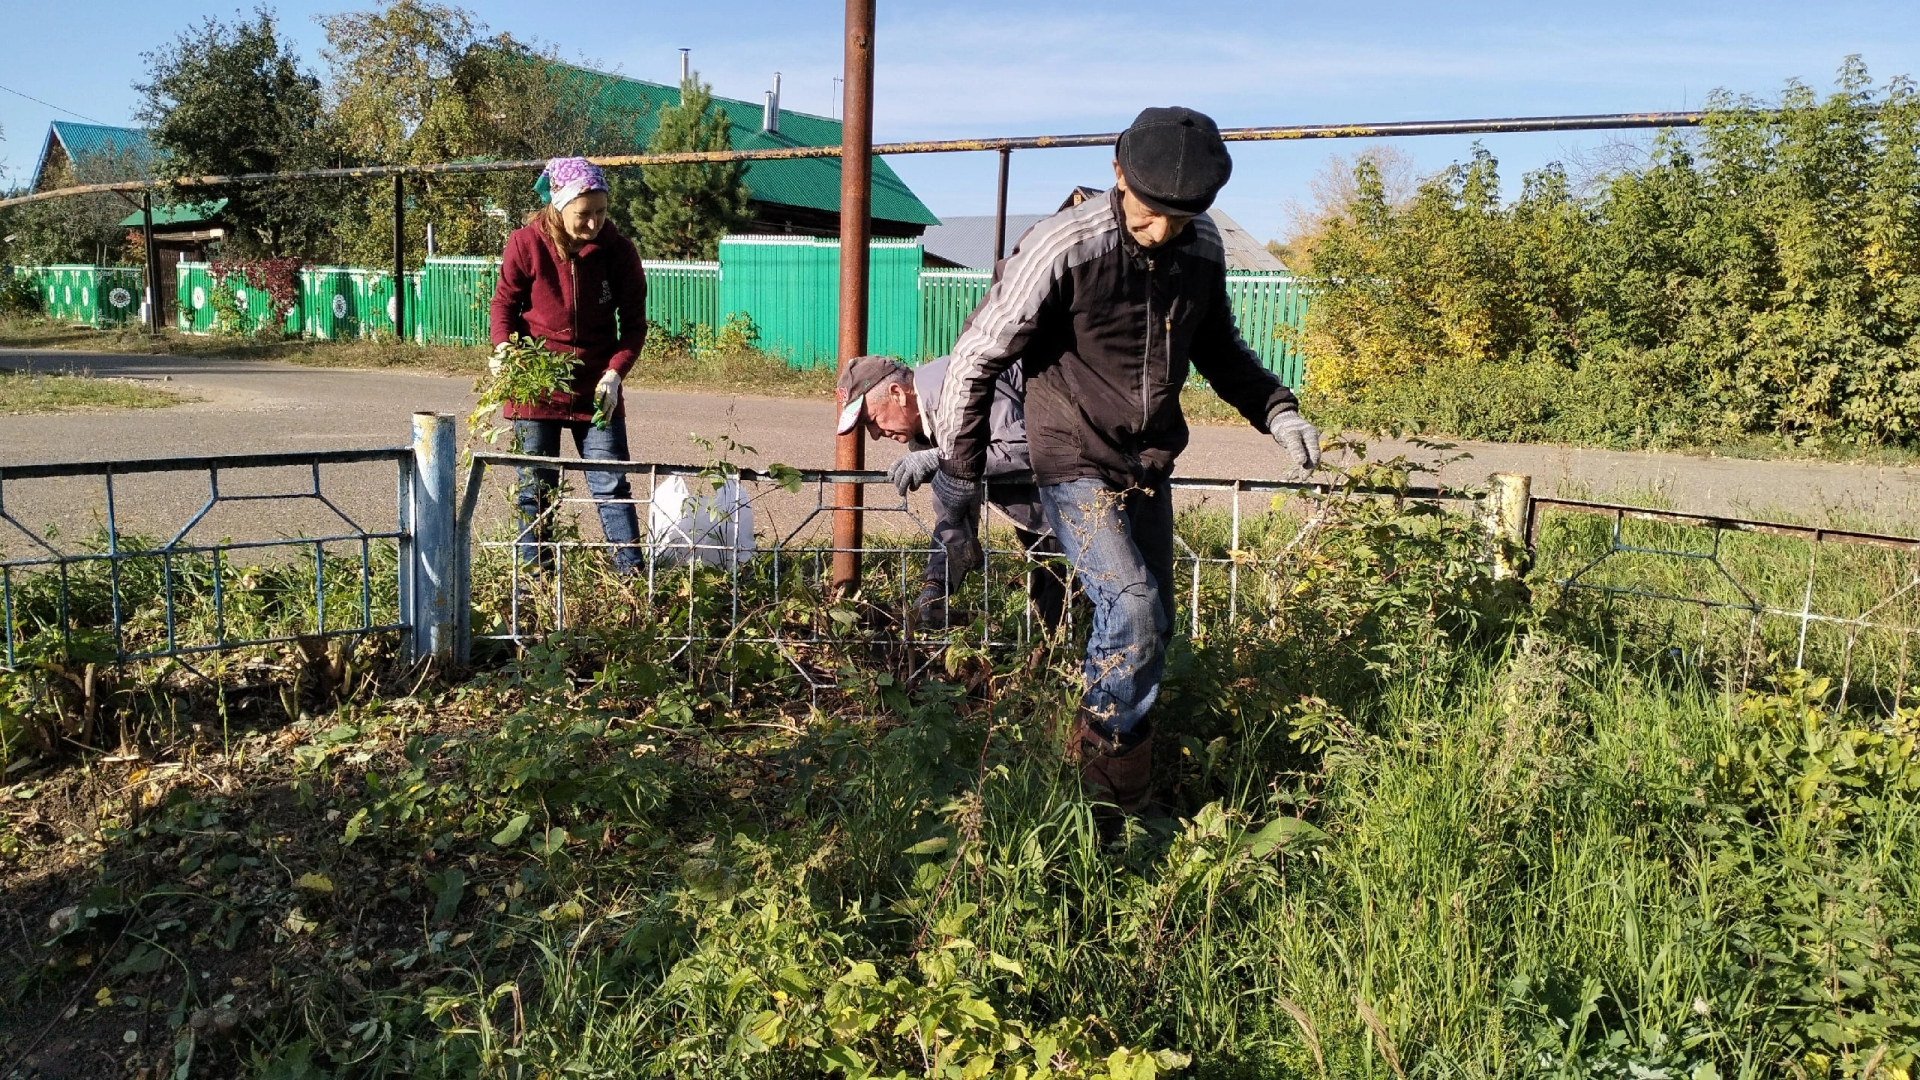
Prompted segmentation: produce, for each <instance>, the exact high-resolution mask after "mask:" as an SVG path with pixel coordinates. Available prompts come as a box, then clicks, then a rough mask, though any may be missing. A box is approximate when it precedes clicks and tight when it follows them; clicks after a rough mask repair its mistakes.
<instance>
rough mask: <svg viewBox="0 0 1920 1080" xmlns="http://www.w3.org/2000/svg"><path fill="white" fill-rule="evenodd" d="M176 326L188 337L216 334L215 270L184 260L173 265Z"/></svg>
mask: <svg viewBox="0 0 1920 1080" xmlns="http://www.w3.org/2000/svg"><path fill="white" fill-rule="evenodd" d="M174 281H175V288H174V303H173V310H174V320H173V324H174V326H176V327H178V328H179V329H180V330H182V331H184V332H186V333H189V334H210V333H212V332H213V268H212V267H210V266H208V265H207V264H206V263H195V262H187V261H186V260H184V259H183V260H181V261H180V262H179V263H177V264H175V266H174Z"/></svg>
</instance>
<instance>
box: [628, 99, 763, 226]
mask: <svg viewBox="0 0 1920 1080" xmlns="http://www.w3.org/2000/svg"><path fill="white" fill-rule="evenodd" d="M731 127H732V125H731V123H730V122H729V121H728V119H727V114H726V113H725V112H723V111H721V110H719V109H716V108H714V107H713V92H712V88H711V87H709V86H707V85H705V84H704V83H701V82H700V81H699V79H697V78H689V79H687V80H685V81H684V82H682V83H681V84H680V104H678V105H674V106H671V107H669V108H665V109H662V110H660V126H659V128H658V129H657V130H655V131H654V133H653V138H652V139H651V140H649V141H648V143H647V151H648V152H649V153H654V154H667V153H680V152H685V151H692V150H729V149H732V146H733V144H732V140H731V138H730V136H729V131H730V129H731ZM622 180H623V181H624V180H625V178H622ZM621 189H625V190H621ZM635 189H637V190H635ZM615 197H616V198H615V201H616V204H617V213H618V214H619V215H620V217H621V218H622V219H624V220H623V221H622V224H624V225H625V226H627V230H628V232H629V233H630V234H636V235H634V239H635V241H636V242H637V243H638V244H639V245H640V250H641V252H642V254H644V255H646V256H647V257H648V258H654V259H712V258H715V257H716V256H717V255H718V254H719V251H720V238H721V237H723V236H725V235H727V234H728V233H730V232H734V231H736V230H738V229H739V228H740V227H741V226H743V225H745V224H746V223H747V222H749V221H751V220H752V219H753V212H752V209H751V208H750V206H749V200H751V199H752V197H753V192H752V191H751V190H750V189H749V188H748V187H747V181H746V167H745V166H744V165H742V164H741V163H739V162H737V161H728V162H716V163H706V164H690V165H651V166H648V167H647V168H646V169H645V170H644V174H643V175H642V176H641V178H640V182H639V183H638V184H634V183H632V182H631V181H626V182H623V183H620V184H617V185H616V190H615Z"/></svg>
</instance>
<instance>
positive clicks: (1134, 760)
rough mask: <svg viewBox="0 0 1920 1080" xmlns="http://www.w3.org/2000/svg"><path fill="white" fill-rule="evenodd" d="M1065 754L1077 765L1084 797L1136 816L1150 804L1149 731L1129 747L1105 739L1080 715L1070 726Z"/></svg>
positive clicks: (1151, 745)
mask: <svg viewBox="0 0 1920 1080" xmlns="http://www.w3.org/2000/svg"><path fill="white" fill-rule="evenodd" d="M1068 753H1069V754H1071V755H1072V756H1073V757H1074V758H1075V759H1076V760H1078V761H1079V763H1080V782H1081V783H1082V784H1084V785H1085V786H1086V788H1087V793H1088V794H1089V795H1092V796H1094V797H1095V798H1098V799H1101V800H1102V801H1105V802H1110V803H1112V804H1114V805H1115V806H1117V807H1119V808H1120V812H1121V813H1124V814H1130V815H1135V816H1137V815H1139V814H1140V813H1141V812H1143V811H1145V810H1146V809H1147V808H1148V806H1149V805H1150V804H1151V802H1152V795H1153V730H1152V729H1151V728H1148V729H1147V730H1146V732H1145V734H1144V735H1143V736H1142V737H1141V739H1140V740H1139V741H1138V742H1136V743H1134V744H1133V745H1132V746H1128V747H1125V748H1124V749H1123V748H1122V747H1121V744H1120V743H1119V742H1118V741H1116V740H1114V739H1110V738H1108V737H1107V736H1106V735H1105V734H1103V733H1102V732H1101V731H1100V730H1099V728H1097V727H1095V726H1094V725H1093V724H1091V723H1089V722H1088V719H1087V716H1086V714H1084V713H1082V714H1081V715H1080V716H1079V717H1078V719H1077V722H1076V723H1075V724H1074V731H1073V738H1072V739H1071V740H1069V742H1068Z"/></svg>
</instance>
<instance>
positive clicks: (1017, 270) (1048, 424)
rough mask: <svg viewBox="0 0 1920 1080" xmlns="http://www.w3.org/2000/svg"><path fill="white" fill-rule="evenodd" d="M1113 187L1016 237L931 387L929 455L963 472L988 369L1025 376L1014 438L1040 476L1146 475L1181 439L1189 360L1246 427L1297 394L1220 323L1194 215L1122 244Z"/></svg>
mask: <svg viewBox="0 0 1920 1080" xmlns="http://www.w3.org/2000/svg"><path fill="white" fill-rule="evenodd" d="M1119 199H1120V195H1119V192H1118V191H1117V190H1114V191H1109V192H1108V193H1107V196H1106V197H1105V198H1098V199H1088V200H1087V201H1086V202H1083V203H1081V204H1080V205H1079V206H1076V207H1074V208H1072V209H1070V210H1064V211H1062V212H1060V213H1058V214H1055V215H1054V216H1053V217H1050V218H1048V219H1047V220H1045V221H1042V222H1040V223H1039V224H1038V225H1035V226H1034V227H1033V228H1032V229H1031V230H1029V231H1028V233H1027V234H1026V235H1025V236H1024V237H1022V238H1021V241H1020V246H1019V247H1018V249H1016V250H1015V251H1014V253H1013V255H1011V256H1010V257H1009V258H1008V259H1007V261H1006V263H1005V265H1004V266H1003V267H1001V268H1000V269H1001V272H1000V274H999V275H998V277H997V280H995V282H994V284H993V287H992V288H991V289H989V290H988V292H987V298H986V300H984V301H982V302H981V304H980V306H979V307H978V308H975V309H974V311H973V314H972V315H970V316H968V317H967V322H966V325H965V326H964V327H962V329H961V331H960V338H959V340H958V341H957V342H955V343H954V347H953V354H952V356H953V359H952V361H951V363H950V364H949V366H948V368H947V381H946V392H945V393H944V394H943V395H942V398H943V400H942V401H941V410H940V416H939V427H940V430H941V433H942V435H943V438H942V440H941V444H942V445H941V468H942V469H944V470H945V471H946V472H947V473H948V475H950V476H954V477H957V478H960V479H964V480H975V479H978V478H979V477H980V475H981V472H982V470H983V468H984V466H985V462H986V456H987V443H988V441H989V438H990V431H989V423H988V417H989V413H990V410H991V406H992V402H993V395H994V380H995V379H996V378H997V377H998V376H999V374H1000V372H1001V371H1003V370H1005V369H1006V368H1007V367H1008V366H1009V365H1010V364H1012V363H1014V362H1015V360H1016V359H1017V360H1018V361H1019V362H1020V363H1021V364H1022V365H1023V366H1024V369H1025V371H1026V379H1027V446H1028V454H1029V456H1030V457H1031V459H1032V462H1033V473H1034V479H1035V481H1037V482H1038V483H1041V484H1058V483H1063V482H1065V481H1068V480H1078V479H1082V478H1086V477H1098V478H1100V479H1102V480H1105V481H1107V482H1108V483H1110V484H1113V485H1114V486H1116V487H1127V486H1130V485H1134V484H1141V485H1145V486H1151V485H1153V484H1157V483H1159V482H1160V481H1161V480H1162V479H1164V478H1166V477H1167V476H1168V475H1169V474H1170V473H1171V472H1172V471H1173V459H1174V458H1175V457H1177V456H1178V455H1179V453H1180V451H1182V450H1184V449H1186V446H1187V421H1186V417H1185V416H1183V415H1182V414H1181V412H1180V387H1181V386H1182V385H1183V384H1184V383H1185V382H1186V380H1187V372H1188V367H1189V365H1191V366H1192V367H1193V368H1194V369H1197V370H1198V371H1199V372H1200V374H1201V376H1202V377H1204V378H1205V379H1206V380H1207V382H1208V383H1210V384H1211V385H1212V386H1213V388H1214V390H1215V391H1216V392H1217V393H1219V395H1220V396H1221V397H1222V398H1224V399H1226V401H1227V402H1228V403H1229V404H1231V405H1232V406H1233V407H1234V408H1236V409H1239V410H1240V412H1241V414H1242V415H1244V416H1245V417H1246V418H1247V419H1248V420H1249V421H1251V422H1252V424H1253V426H1254V427H1256V428H1259V429H1260V430H1261V431H1262V432H1265V431H1266V430H1267V419H1268V417H1270V416H1272V415H1273V414H1274V413H1275V412H1277V411H1279V410H1281V409H1291V408H1295V407H1296V403H1295V401H1294V397H1293V394H1292V393H1290V392H1288V390H1287V388H1286V387H1285V386H1282V385H1281V383H1280V380H1278V379H1276V378H1274V376H1273V375H1272V374H1271V373H1270V372H1268V371H1267V370H1266V369H1265V368H1263V367H1261V365H1260V359H1259V357H1257V356H1255V355H1254V353H1253V351H1252V350H1251V349H1249V348H1247V344H1246V342H1244V341H1242V340H1241V339H1240V333H1239V331H1238V330H1236V329H1235V328H1234V325H1233V309H1232V306H1231V305H1230V304H1229V302H1228V300H1227V289H1226V270H1227V264H1226V253H1225V249H1223V248H1222V247H1221V244H1220V233H1219V230H1218V229H1216V228H1215V227H1214V224H1213V221H1212V219H1210V218H1208V217H1207V216H1206V215H1204V214H1202V215H1201V216H1199V217H1197V218H1195V219H1194V220H1193V222H1192V224H1190V225H1189V226H1188V227H1187V228H1186V229H1185V230H1184V231H1182V232H1181V234H1180V235H1179V236H1178V237H1176V238H1174V239H1173V240H1172V241H1171V242H1169V243H1167V244H1165V245H1162V246H1161V247H1158V248H1155V249H1153V250H1151V251H1143V250H1142V249H1141V248H1140V247H1139V245H1138V244H1136V243H1134V241H1133V237H1132V236H1131V235H1130V234H1129V233H1128V232H1127V230H1126V227H1125V225H1124V223H1123V221H1122V218H1121V211H1120V205H1119Z"/></svg>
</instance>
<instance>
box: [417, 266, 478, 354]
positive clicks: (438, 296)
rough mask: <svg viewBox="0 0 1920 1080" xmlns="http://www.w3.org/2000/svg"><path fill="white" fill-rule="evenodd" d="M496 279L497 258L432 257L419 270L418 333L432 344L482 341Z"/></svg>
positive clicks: (459, 343) (476, 342)
mask: <svg viewBox="0 0 1920 1080" xmlns="http://www.w3.org/2000/svg"><path fill="white" fill-rule="evenodd" d="M499 280H500V260H498V259H489V258H483V257H468V258H432V259H428V260H427V262H426V266H425V268H424V269H423V270H422V271H421V281H422V283H421V286H420V293H419V296H420V299H419V301H418V303H419V305H420V306H419V307H418V308H417V309H415V316H410V317H409V319H408V321H409V322H413V321H414V318H415V317H417V318H418V326H419V335H418V336H419V337H420V339H421V340H423V341H426V342H429V343H432V344H435V345H485V344H487V343H488V341H489V334H488V329H487V315H488V308H489V306H490V305H491V304H492V302H493V287H494V284H495V283H496V282H498V281H499Z"/></svg>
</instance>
